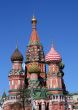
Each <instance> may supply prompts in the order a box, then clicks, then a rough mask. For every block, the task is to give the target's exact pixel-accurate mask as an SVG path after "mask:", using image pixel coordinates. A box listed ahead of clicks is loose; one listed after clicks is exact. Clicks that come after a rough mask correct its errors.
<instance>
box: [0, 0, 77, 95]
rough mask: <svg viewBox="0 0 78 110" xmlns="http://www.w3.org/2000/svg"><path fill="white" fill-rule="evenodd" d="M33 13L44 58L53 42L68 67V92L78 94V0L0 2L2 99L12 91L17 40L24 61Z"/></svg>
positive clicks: (0, 91)
mask: <svg viewBox="0 0 78 110" xmlns="http://www.w3.org/2000/svg"><path fill="white" fill-rule="evenodd" d="M33 13H34V15H35V16H36V18H37V21H38V23H37V31H38V34H39V37H40V40H41V43H42V44H43V47H44V51H45V54H46V53H47V52H48V51H49V50H50V48H51V45H52V42H54V45H55V48H56V49H57V50H58V51H59V53H60V54H61V55H62V59H63V62H64V64H65V69H64V73H65V74H64V80H65V84H66V87H67V90H69V91H70V92H77V91H78V0H0V95H1V94H2V92H3V91H4V90H5V91H8V89H9V82H8V74H9V71H10V70H11V66H12V65H11V61H10V56H11V54H12V53H13V51H14V49H15V47H16V41H17V40H18V45H19V49H20V51H21V52H22V54H23V55H24V58H25V51H26V46H27V44H28V41H29V38H30V34H31V18H32V15H33ZM24 61H25V60H24Z"/></svg>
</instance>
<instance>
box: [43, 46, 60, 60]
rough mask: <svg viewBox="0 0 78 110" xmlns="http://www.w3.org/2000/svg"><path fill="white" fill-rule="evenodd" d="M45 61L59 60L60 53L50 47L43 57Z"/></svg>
mask: <svg viewBox="0 0 78 110" xmlns="http://www.w3.org/2000/svg"><path fill="white" fill-rule="evenodd" d="M45 60H46V62H60V61H61V60H62V58H61V55H60V54H59V53H58V52H57V51H56V50H55V49H54V47H52V48H51V50H50V51H49V53H48V54H47V55H46V57H45Z"/></svg>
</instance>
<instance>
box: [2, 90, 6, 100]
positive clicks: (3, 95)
mask: <svg viewBox="0 0 78 110" xmlns="http://www.w3.org/2000/svg"><path fill="white" fill-rule="evenodd" d="M5 97H6V92H5V91H4V92H3V94H2V99H3V98H5Z"/></svg>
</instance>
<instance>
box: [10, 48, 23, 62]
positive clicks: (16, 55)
mask: <svg viewBox="0 0 78 110" xmlns="http://www.w3.org/2000/svg"><path fill="white" fill-rule="evenodd" d="M11 61H12V62H13V61H23V56H22V54H21V52H20V51H19V49H18V48H16V49H15V51H14V53H13V54H12V56H11Z"/></svg>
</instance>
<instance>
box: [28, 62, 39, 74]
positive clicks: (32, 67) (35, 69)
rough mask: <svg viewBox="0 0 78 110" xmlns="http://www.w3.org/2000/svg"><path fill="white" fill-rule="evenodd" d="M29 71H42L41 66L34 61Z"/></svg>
mask: <svg viewBox="0 0 78 110" xmlns="http://www.w3.org/2000/svg"><path fill="white" fill-rule="evenodd" d="M28 72H29V73H40V68H39V67H38V65H36V64H35V63H33V64H32V65H30V66H29V68H28Z"/></svg>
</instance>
